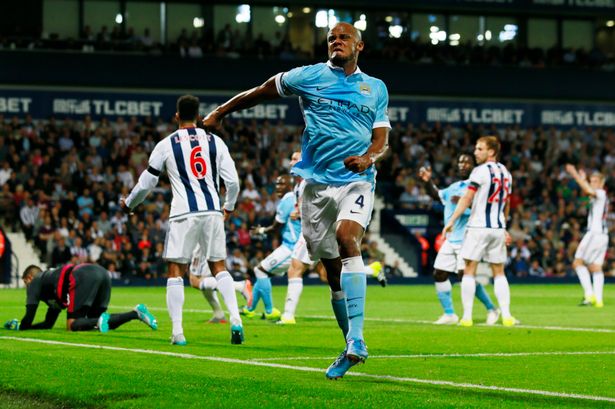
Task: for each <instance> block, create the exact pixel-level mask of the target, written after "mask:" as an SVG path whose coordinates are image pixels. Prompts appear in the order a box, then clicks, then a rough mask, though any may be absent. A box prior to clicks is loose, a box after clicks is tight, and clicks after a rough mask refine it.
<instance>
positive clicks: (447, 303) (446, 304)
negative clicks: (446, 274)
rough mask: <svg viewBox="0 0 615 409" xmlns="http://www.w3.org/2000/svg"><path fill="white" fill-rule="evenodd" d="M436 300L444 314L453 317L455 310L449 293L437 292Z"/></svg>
mask: <svg viewBox="0 0 615 409" xmlns="http://www.w3.org/2000/svg"><path fill="white" fill-rule="evenodd" d="M438 300H439V301H440V305H442V309H443V310H444V313H445V314H447V315H453V314H454V313H455V308H453V295H452V293H451V292H450V291H438Z"/></svg>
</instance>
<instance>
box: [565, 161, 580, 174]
mask: <svg viewBox="0 0 615 409" xmlns="http://www.w3.org/2000/svg"><path fill="white" fill-rule="evenodd" d="M565 169H566V172H568V173H570V174H571V175H574V174H575V173H577V168H575V167H574V165H572V164H570V163H567V164H566V167H565Z"/></svg>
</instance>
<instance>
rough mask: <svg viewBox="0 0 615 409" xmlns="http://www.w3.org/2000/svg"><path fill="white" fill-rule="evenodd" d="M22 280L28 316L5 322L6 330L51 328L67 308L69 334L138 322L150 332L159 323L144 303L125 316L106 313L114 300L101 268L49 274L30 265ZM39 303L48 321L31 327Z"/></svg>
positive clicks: (79, 266) (89, 266) (64, 269)
mask: <svg viewBox="0 0 615 409" xmlns="http://www.w3.org/2000/svg"><path fill="white" fill-rule="evenodd" d="M22 279H23V281H24V283H25V284H26V288H27V293H26V294H27V295H26V315H25V316H24V317H23V318H22V320H21V321H19V320H18V319H13V320H10V321H8V322H7V323H5V324H4V328H6V329H11V330H21V331H23V330H27V329H51V328H53V325H54V324H55V322H56V320H57V319H58V316H59V315H60V312H61V311H62V310H63V309H66V330H67V331H89V330H93V329H97V330H99V331H100V332H107V331H109V330H110V329H116V328H117V327H119V326H120V325H123V324H125V323H127V322H128V321H132V320H136V319H138V320H140V321H143V322H144V323H145V324H147V325H148V326H149V327H150V328H151V329H154V330H155V329H157V328H158V321H156V318H154V316H153V315H152V314H151V313H150V312H149V311H148V310H147V307H146V306H145V305H143V304H138V305H137V306H136V307H135V308H134V309H133V310H132V311H130V312H125V313H122V314H108V313H107V312H106V311H107V306H108V305H109V299H110V298H111V277H110V276H109V272H108V271H107V270H105V269H104V268H103V267H101V266H99V265H96V264H76V265H75V264H66V265H64V266H61V267H58V268H52V269H50V270H47V271H42V270H41V268H40V267H38V266H35V265H31V266H29V267H28V268H26V270H25V271H24V272H23V275H22ZM40 301H42V302H44V303H45V304H47V305H48V306H49V309H48V310H47V315H46V316H45V321H43V322H40V323H38V324H32V321H33V320H34V316H35V315H36V310H37V308H38V304H39V302H40Z"/></svg>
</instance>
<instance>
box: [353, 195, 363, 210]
mask: <svg viewBox="0 0 615 409" xmlns="http://www.w3.org/2000/svg"><path fill="white" fill-rule="evenodd" d="M363 200H364V199H363V195H360V196H359V197H357V200H356V201H355V204H358V205H359V206H361V209H363V206H364V204H363Z"/></svg>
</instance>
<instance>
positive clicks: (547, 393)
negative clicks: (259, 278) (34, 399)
mask: <svg viewBox="0 0 615 409" xmlns="http://www.w3.org/2000/svg"><path fill="white" fill-rule="evenodd" d="M0 340H11V341H20V342H33V343H40V344H49V345H62V346H69V347H77V348H89V349H103V350H110V351H123V352H134V353H140V354H151V355H163V356H171V357H175V358H183V359H200V360H205V361H214V362H225V363H230V364H239V365H249V366H260V367H267V368H277V369H289V370H293V371H301V372H318V373H322V372H323V370H322V369H320V368H311V367H308V366H294V365H285V364H275V363H269V362H257V361H247V360H242V359H235V358H222V357H215V356H202V355H193V354H181V353H176V352H166V351H156V350H152V349H135V348H122V347H113V346H107V345H93V344H79V343H71V342H62V341H51V340H44V339H33V338H20V337H6V336H0ZM346 376H353V377H361V378H370V379H380V380H389V381H395V382H405V383H415V384H423V385H437V386H448V387H451V388H457V389H477V390H487V391H495V392H508V393H518V394H525V395H537V396H548V397H553V398H564V399H581V400H589V401H600V402H613V403H615V398H612V397H608V396H596V395H581V394H577V393H566V392H553V391H542V390H535V389H524V388H508V387H502V386H490V385H478V384H472V383H459V382H452V381H439V380H432V379H420V378H408V377H399V376H391V375H375V374H367V373H362V372H349V373H347V374H346Z"/></svg>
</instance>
